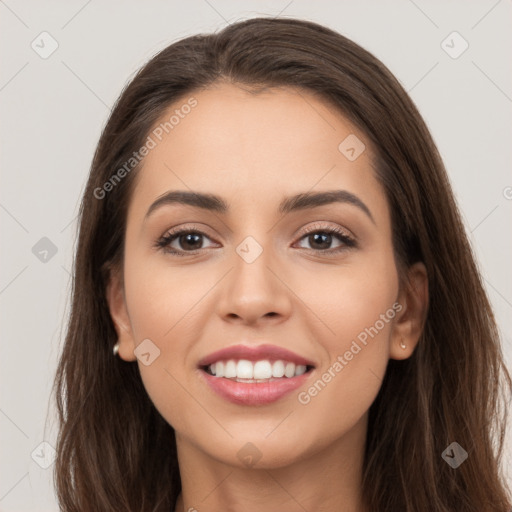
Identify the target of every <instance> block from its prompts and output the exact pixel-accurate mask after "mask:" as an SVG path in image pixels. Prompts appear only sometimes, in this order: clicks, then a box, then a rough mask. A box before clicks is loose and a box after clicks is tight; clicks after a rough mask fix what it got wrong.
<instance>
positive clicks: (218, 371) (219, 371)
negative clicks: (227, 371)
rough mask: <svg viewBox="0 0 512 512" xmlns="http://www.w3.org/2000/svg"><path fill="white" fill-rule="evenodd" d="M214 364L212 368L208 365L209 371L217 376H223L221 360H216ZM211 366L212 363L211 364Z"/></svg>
mask: <svg viewBox="0 0 512 512" xmlns="http://www.w3.org/2000/svg"><path fill="white" fill-rule="evenodd" d="M214 364H215V368H214V369H212V367H211V366H210V371H211V372H212V373H214V372H215V375H216V376H217V377H224V363H223V362H222V361H217V362H216V363H214ZM212 366H213V365H212Z"/></svg>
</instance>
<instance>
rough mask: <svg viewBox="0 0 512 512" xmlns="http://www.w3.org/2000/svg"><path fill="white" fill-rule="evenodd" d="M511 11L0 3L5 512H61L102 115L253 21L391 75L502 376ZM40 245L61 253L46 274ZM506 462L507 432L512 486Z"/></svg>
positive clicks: (443, 4)
mask: <svg viewBox="0 0 512 512" xmlns="http://www.w3.org/2000/svg"><path fill="white" fill-rule="evenodd" d="M511 14H512V0H500V1H496V0H489V1H488V0H482V1H462V0H461V1H435V2H434V1H431V2H427V1H425V0H414V1H412V0H402V1H381V2H377V1H373V2H370V1H357V2H356V1H344V2H340V1H337V2H335V1H319V2H318V1H317V2H307V1H305V0H292V1H290V0H283V1H274V2H270V1H239V2H235V1H233V0H229V1H228V0H208V1H207V0H194V1H190V2H186V3H185V2H179V3H178V2H171V1H167V2H164V1H146V2H142V1H133V0H131V1H127V0H124V1H122V2H121V1H100V0H89V1H87V0H71V1H70V0H68V1H65V2H64V1H60V2H56V1H53V2H50V1H45V2H42V1H34V0H31V1H23V2H22V1H21V0H0V15H1V17H0V24H1V30H0V38H1V47H0V48H1V52H2V65H1V72H0V105H1V116H2V124H1V127H0V130H1V134H0V140H1V150H2V151H1V158H2V160H1V163H2V165H1V173H2V174H1V189H0V223H1V224H0V228H1V232H2V235H1V236H2V246H1V258H2V264H1V267H0V314H1V328H2V330H1V333H2V338H1V350H2V352H1V358H0V375H1V396H0V432H1V437H0V439H1V441H0V442H1V446H0V450H1V458H0V510H1V511H25V510H27V511H28V510H31V511H34V510H57V506H56V503H55V498H54V493H53V489H52V482H51V471H52V469H53V466H52V465H51V462H52V453H51V448H49V447H48V446H46V445H43V446H40V443H42V442H43V441H46V442H48V443H49V444H50V445H52V444H54V439H55V424H54V423H55V422H54V421H53V412H52V409H50V416H49V418H50V421H49V423H48V425H47V428H46V430H45V418H46V414H47V408H48V400H49V393H50V386H51V379H52V377H53V373H54V371H55V366H56V361H57V356H58V353H59V350H60V347H61V343H62V336H63V334H64V326H65V319H66V317H67V314H68V309H69V308H68V306H67V302H66V301H67V297H68V293H69V290H70V269H71V264H72V254H73V244H74V240H75V229H76V221H75V218H76V214H77V212H78V204H79V199H80V196H81V194H82V191H83V187H84V184H85V180H86V177H87V174H88V171H89V165H90V163H91V158H92V155H93V151H94V148H95V145H96V143H97V140H98V138H99V135H100V132H101V129H102V127H103V125H104V123H105V122H106V120H107V116H108V114H109V112H110V108H111V106H112V105H113V103H114V101H115V100H116V98H117V97H118V95H119V93H120V92H121V89H122V87H123V85H124V84H125V83H126V82H127V81H128V79H129V78H130V77H131V76H133V73H134V72H135V71H136V70H137V69H138V68H139V67H140V66H141V65H142V64H143V63H144V62H146V61H147V60H148V59H149V58H150V57H151V56H152V55H153V54H154V53H156V52H157V51H158V50H160V49H162V48H163V47H165V46H167V45H168V44H170V43H171V42H173V41H176V40H177V39H181V38H182V37H185V36H187V35H191V34H194V33H198V32H210V31H213V30H216V29H220V28H222V27H223V26H225V25H226V23H228V22H229V23H231V22H234V21H236V20H239V19H243V18H250V17H254V16H257V15H272V16H274V15H281V16H294V17H300V18H306V19H310V20H313V21H317V22H320V23H323V24H325V25H327V26H329V27H331V28H333V29H335V30H338V31H339V32H341V33H342V34H344V35H346V36H348V37H350V38H352V39H353V40H354V41H356V42H357V43H359V44H361V45H362V46H363V47H365V48H366V49H368V50H369V51H371V52H372V53H373V54H374V55H376V56H377V57H378V58H380V59H381V60H382V61H383V62H384V63H385V64H386V65H387V66H388V67H389V68H390V69H391V71H392V72H393V73H394V74H395V75H396V76H397V78H398V79H399V80H400V82H401V83H402V84H403V86H404V87H405V89H406V90H407V91H409V93H410V95H411V97H412V99H413V100H414V101H415V103H416V104H417V106H418V108H419V110H420V112H421V113H422V115H423V116H424V118H425V120H426V122H427V124H428V126H429V128H430V130H431V132H432V134H433V137H434V139H435V141H436V143H437V145H438V147H439V150H440V152H441V155H442V157H443V159H444V161H445V164H446V167H447V169H448V172H449V174H450V177H451V180H452V183H453V188H454V191H455V193H456V196H457V198H458V201H459V204H460V207H461V210H462V213H463V216H464V220H465V224H466V227H467V231H468V234H469V236H470V239H471V241H472V244H473V247H474V250H475V254H476V256H477V258H478V261H479V264H480V268H481V271H482V274H483V276H484V278H485V283H486V286H487V290H488V292H489V296H490V298H491V300H492V303H493V306H494V309H495V313H496V318H497V321H498V324H499V326H500V329H501V332H502V335H503V345H504V351H505V354H506V357H507V361H508V364H509V367H510V363H511V362H512V341H511V334H512V314H511V312H512V269H511V265H510V262H511V261H512V242H511V236H510V233H511V209H512V188H511V187H512V176H511V174H510V169H511V160H512V158H511V157H512V151H511V140H512V117H511V111H512V99H511V97H512V73H511V67H512V66H511V63H512V59H511V51H512V31H511V30H510V21H511ZM43 31H47V32H48V33H50V34H51V36H52V37H53V38H54V39H55V40H56V41H57V43H58V45H59V46H58V49H57V50H56V51H55V52H54V53H53V54H52V55H51V56H49V57H48V58H47V59H43V58H41V57H40V55H39V54H38V53H36V51H34V50H33V49H32V47H31V43H32V41H34V40H35V41H36V43H35V44H39V45H40V46H42V45H43V43H41V42H40V41H41V38H39V37H38V36H39V34H41V32H43ZM453 31H457V32H459V33H460V34H461V35H462V37H463V38H464V39H465V40H466V41H467V42H468V43H469V48H468V49H467V50H466V51H465V52H464V53H463V54H462V55H460V56H459V57H458V58H452V57H450V56H449V55H448V54H447V53H446V52H445V50H444V49H443V48H442V47H441V43H442V41H443V40H445V38H446V37H447V36H448V35H449V34H451V33H452V32H453ZM38 41H39V43H38ZM448 44H450V45H451V46H453V47H454V48H453V49H452V50H451V51H452V52H453V51H456V50H458V49H460V48H461V46H460V42H458V41H456V40H454V42H453V43H451V42H450V39H449V40H448ZM44 45H45V46H44V47H45V48H46V49H48V48H49V40H46V42H45V43H44ZM43 237H47V238H48V239H49V240H50V241H51V243H52V244H54V246H55V248H56V250H57V252H56V254H54V255H52V253H51V251H50V252H49V253H48V254H47V255H46V261H41V258H43V259H44V252H40V251H43V250H44V248H45V245H44V244H47V243H48V242H47V241H46V242H44V241H43V242H40V240H41V238H43ZM38 242H39V244H42V245H41V246H39V245H37V246H36V244H37V243H38ZM34 246H36V249H37V250H34V251H33V247H34ZM34 252H35V254H34ZM468 321H471V319H468ZM34 450H35V451H34ZM511 451H512V442H511V441H510V435H509V440H508V449H507V457H508V458H507V460H506V465H507V474H508V475H509V478H511V479H512V460H511V459H512V457H511V456H510V455H511V453H510V452H511ZM31 454H34V455H33V457H32V456H31ZM47 464H50V465H49V467H48V468H47V469H44V468H43V467H41V466H45V465H47Z"/></svg>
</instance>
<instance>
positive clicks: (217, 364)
mask: <svg viewBox="0 0 512 512" xmlns="http://www.w3.org/2000/svg"><path fill="white" fill-rule="evenodd" d="M314 367H315V366H314V365H313V363H312V362H311V361H308V360H307V359H305V358H303V357H301V356H298V355H297V354H294V353H293V352H290V351H288V350H286V349H283V348H281V347H276V346H273V345H260V346H257V347H251V346H245V345H237V346H234V347H228V348H226V349H223V350H220V351H217V352H215V353H213V354H210V355H209V356H207V357H206V358H204V359H203V360H201V362H200V364H199V368H200V370H201V375H202V377H203V378H204V379H205V381H206V383H207V385H208V386H209V388H210V389H211V390H213V391H214V392H215V393H216V394H218V395H220V396H221V397H222V398H224V399H226V400H228V401H230V402H232V403H236V404H239V405H265V404H269V403H272V402H275V401H277V400H279V399H280V398H282V397H284V396H285V395H287V394H289V393H291V392H292V391H293V390H295V389H297V388H298V387H300V386H301V385H303V384H304V382H305V381H306V380H307V379H308V378H309V377H310V375H311V373H312V370H313V369H314Z"/></svg>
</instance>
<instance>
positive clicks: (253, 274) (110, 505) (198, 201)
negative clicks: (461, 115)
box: [55, 18, 511, 512]
mask: <svg viewBox="0 0 512 512" xmlns="http://www.w3.org/2000/svg"><path fill="white" fill-rule="evenodd" d="M74 276H75V279H74V289H73V301H72V312H71V317H70V321H69V325H68V331H67V337H66V342H65V347H64V350H63V354H62V357H61V361H60V365H59V368H58V373H57V376H56V382H55V389H56V397H57V405H58V409H59V415H60V423H61V426H60V432H59V438H58V446H57V453H58V457H57V462H56V473H55V474H56V487H57V492H58V497H59V500H60V503H61V507H62V509H63V510H66V511H71V510H73V511H78V510H80V511H82V510H83V511H86V510H87V511H90V510H95V511H96V510H97V511H99V510H115V511H121V510H124V511H131V512H133V511H135V510H140V511H143V510H144V511H146V510H147V511H157V510H158V511H160V510H162V511H163V510H165V511H176V512H182V511H186V510H188V511H192V510H197V511H202V510H208V511H219V510H223V511H227V510H230V511H231V510H233V511H239V510H246V511H256V510H265V511H277V510H280V511H281V510H286V511H295V510H297V511H299V510H309V511H321V510H322V511H323V510H325V511H327V510H328V511H332V510H337V511H344V512H348V511H353V512H355V511H358V512H360V511H364V512H370V511H379V512H383V511H386V512H388V511H389V512H396V511H408V512H413V511H414V512H420V511H425V512H426V511H428V512H432V511H439V512H441V511H443V512H448V511H450V512H452V511H455V510H456V511H460V512H465V511H468V512H469V511H483V510H489V511H491V510H492V511H503V512H505V511H508V510H510V507H511V501H510V492H509V490H508V489H507V488H506V486H505V483H504V481H503V477H502V476H501V474H500V454H501V447H502V442H503V435H504V427H505V423H504V416H502V414H504V411H505V409H504V408H503V407H504V405H505V403H506V397H505V400H502V398H504V396H502V394H501V393H505V392H509V391H510V387H511V379H510V375H509V373H508V372H507V370H506V368H505V366H504V363H503V357H502V354H501V350H500V342H499V338H498V334H497V328H496V325H495V321H494V317H493V314H492V311H491V308H490V305H489V301H488V299H487V297H486V294H485V291H484V288H483V285H482V280H481V277H480V276H479V274H478V270H477V267H476V265H475V261H474V257H473V255H472V252H471V248H470V246H469V243H468V240H467V238H466V235H465V232H464V228H463V225H462V223H461V220H460V215H459V212H458V209H457V206H456V203H455V201H454V198H453V194H452V191H451V188H450V185H449V181H448V178H447V174H446V171H445V169H444V167H443V163H442V161H441V158H440V156H439V154H438V152H437V149H436V147H435V145H434V143H433V141H432V138H431V136H430V134H429V132H428V130H427V128H426V126H425V123H424V122H423V120H422V118H421V117H420V115H419V113H418V111H417V109H416V108H415V106H414V104H413V103H412V101H411V99H410V98H409V97H408V96H407V94H406V92H405V91H404V90H403V88H402V87H401V86H400V85H399V83H398V81H397V80H396V79H395V78H394V77H393V75H392V74H391V73H390V72H389V71H388V70H387V69H386V68H385V66H384V65H383V64H382V63H381V62H380V61H378V60H377V59H376V58H375V57H373V56H372V55H371V54H369V53H368V52H367V51H365V50H364V49H362V48H361V47H359V46H358V45H356V44H355V43H353V42H352V41H350V40H348V39H346V38H345V37H343V36H341V35H340V34H338V33H335V32H333V31H332V30H330V29H327V28H325V27H322V26H320V25H317V24H315V23H311V22H307V21H300V20H294V19H266V18H257V19H251V20H248V21H243V22H240V23H236V24H233V25H230V26H228V27H226V28H225V29H224V30H222V31H221V32H219V33H217V34H212V35H198V36H194V37H189V38H186V39H183V40H181V41H178V42H177V43H174V44H172V45H170V46H169V47H168V48H166V49H164V50H163V51H161V52H160V53H159V54H158V55H156V56H155V57H154V58H153V59H151V61H150V62H148V63H147V64H146V65H145V66H144V67H143V68H142V69H141V70H140V71H139V72H138V74H137V75H136V76H135V78H134V79H133V80H132V81H131V83H130V84H129V85H128V86H127V88H126V89H125V90H124V91H123V93H122V95H121V97H120V98H119V100H118V102H117V104H116V106H115V108H114V109H113V111H112V114H111V116H110V119H109V121H108V123H107V125H106V127H105V129H104V131H103V133H102V135H101V139H100V141H99V144H98V147H97V150H96V154H95V156H94V161H93V164H92V168H91V173H90V176H89V180H88V183H87V188H86V190H85V194H84V197H83V201H82V205H81V210H80V233H79V240H78V247H77V252H76V260H75V268H74ZM502 406H503V407H502ZM496 443H497V445H496Z"/></svg>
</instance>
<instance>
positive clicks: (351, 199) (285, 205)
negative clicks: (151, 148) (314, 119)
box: [145, 190, 375, 224]
mask: <svg viewBox="0 0 512 512" xmlns="http://www.w3.org/2000/svg"><path fill="white" fill-rule="evenodd" d="M333 203H345V204H350V205H353V206H356V207H357V208H359V209H360V210H361V211H363V212H364V213H365V214H366V215H367V216H368V218H369V219H370V220H371V221H372V222H373V223H374V224H375V220H374V218H373V216H372V214H371V212H370V209H369V208H368V207H367V206H366V205H365V204H364V203H363V201H361V199H359V198H358V197H357V196H356V195H354V194H353V193H352V192H348V191H347V190H330V191H326V192H305V193H301V194H297V195H294V196H290V197H286V198H284V199H283V200H282V201H281V203H280V204H279V208H278V211H279V213H281V214H283V215H284V214H287V213H290V212H295V211H301V210H307V209H309V208H316V207H318V206H324V205H327V204H333ZM170 204H185V205H189V206H194V207H196V208H201V209H204V210H208V211H212V212H216V213H220V214H226V213H227V212H228V211H229V205H228V203H227V202H226V201H225V200H224V199H223V198H222V197H220V196H217V195H215V194H206V193H200V192H189V191H185V190H172V191H169V192H167V193H165V194H163V195H162V196H160V197H159V198H158V199H157V200H156V201H155V202H154V203H153V204H152V205H151V206H150V207H149V209H148V211H147V213H146V216H145V219H147V218H148V217H149V216H150V215H151V214H152V213H153V212H154V211H155V210H157V209H158V208H161V207H162V206H164V205H170Z"/></svg>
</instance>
